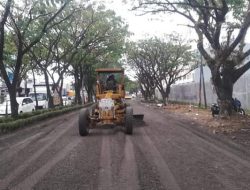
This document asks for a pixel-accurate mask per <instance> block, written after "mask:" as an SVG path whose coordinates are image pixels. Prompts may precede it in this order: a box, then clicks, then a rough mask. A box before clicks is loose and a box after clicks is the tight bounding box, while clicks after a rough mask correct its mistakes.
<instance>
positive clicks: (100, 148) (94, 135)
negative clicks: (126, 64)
mask: <svg viewBox="0 0 250 190" xmlns="http://www.w3.org/2000/svg"><path fill="white" fill-rule="evenodd" d="M132 104H134V105H133V107H134V112H136V113H144V114H145V117H144V122H136V123H135V126H134V134H133V135H132V136H128V135H125V134H124V131H123V128H122V127H121V126H120V127H115V128H105V129H100V128H96V129H93V130H91V132H90V135H89V136H88V137H81V136H79V134H78V128H77V123H78V112H72V113H69V114H66V115H63V116H61V117H57V118H53V119H49V120H47V121H43V122H40V123H37V124H36V125H34V126H31V127H27V128H25V129H23V130H18V131H16V132H14V133H11V134H6V135H2V136H0V190H2V189H23V190H28V189H37V190H38V189H39V190H44V189H51V190H54V189H60V190H63V189H65V190H66V189H67V190H68V189H70V190H74V189H84V190H85V189H86V190H92V189H93V190H95V189H97V190H122V189H126V190H133V189H135V190H137V189H143V190H147V189H148V190H149V189H150V190H152V189H153V190H157V189H162V190H163V189H166V190H189V189H190V190H223V189H225V190H247V189H249V188H250V156H249V155H250V154H249V151H248V150H245V149H244V147H241V146H238V145H236V144H233V143H231V142H227V141H226V140H225V139H222V140H220V139H219V138H217V137H215V135H214V134H210V133H208V132H206V130H204V129H202V128H201V127H199V126H198V125H197V124H195V123H193V122H192V121H191V120H189V119H188V118H186V119H184V118H182V117H181V116H180V115H174V114H172V113H168V112H167V111H166V110H161V109H157V108H155V107H152V106H147V105H143V104H140V103H135V102H132Z"/></svg>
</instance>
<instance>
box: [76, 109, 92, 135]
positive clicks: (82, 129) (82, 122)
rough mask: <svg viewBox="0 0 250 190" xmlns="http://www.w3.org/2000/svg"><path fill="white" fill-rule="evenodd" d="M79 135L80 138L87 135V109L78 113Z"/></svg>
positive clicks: (88, 124)
mask: <svg viewBox="0 0 250 190" xmlns="http://www.w3.org/2000/svg"><path fill="white" fill-rule="evenodd" d="M78 126H79V134H80V135H81V136H87V135H88V134H89V126H90V120H89V110H88V109H81V110H80V113H79V124H78Z"/></svg>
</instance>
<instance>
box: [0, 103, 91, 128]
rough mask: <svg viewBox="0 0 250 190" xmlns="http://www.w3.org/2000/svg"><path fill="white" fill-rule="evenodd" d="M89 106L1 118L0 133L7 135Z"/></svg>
mask: <svg viewBox="0 0 250 190" xmlns="http://www.w3.org/2000/svg"><path fill="white" fill-rule="evenodd" d="M89 105H91V104H86V105H84V106H82V105H77V106H71V107H58V108H55V109H53V110H52V109H51V110H39V111H36V112H33V113H24V114H21V115H19V116H18V117H17V118H15V119H14V118H1V120H0V133H6V132H9V131H13V130H15V129H18V128H23V127H26V126H27V125H30V124H32V123H35V122H37V121H42V120H44V119H47V118H51V117H55V116H58V115H62V114H65V113H68V112H70V111H75V110H78V109H81V108H82V107H86V106H89Z"/></svg>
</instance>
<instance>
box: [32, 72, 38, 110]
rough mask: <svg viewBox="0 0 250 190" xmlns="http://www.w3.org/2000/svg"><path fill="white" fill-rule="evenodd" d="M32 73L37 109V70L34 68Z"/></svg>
mask: <svg viewBox="0 0 250 190" xmlns="http://www.w3.org/2000/svg"><path fill="white" fill-rule="evenodd" d="M32 74H33V81H34V84H33V88H34V93H35V100H36V109H37V108H38V100H37V94H36V77H35V72H34V69H32Z"/></svg>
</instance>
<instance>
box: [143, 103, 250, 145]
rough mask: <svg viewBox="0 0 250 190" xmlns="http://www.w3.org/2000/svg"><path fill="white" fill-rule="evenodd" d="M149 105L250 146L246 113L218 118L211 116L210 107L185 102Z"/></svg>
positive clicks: (249, 116) (249, 132)
mask: <svg viewBox="0 0 250 190" xmlns="http://www.w3.org/2000/svg"><path fill="white" fill-rule="evenodd" d="M147 105H150V104H147ZM150 106H153V107H155V108H158V109H164V110H166V111H170V112H173V113H175V114H177V115H180V116H182V117H186V118H189V119H191V120H193V122H196V123H198V124H199V125H200V127H206V128H208V130H209V131H211V132H212V133H213V134H216V135H219V136H226V137H228V138H229V139H231V140H233V141H235V142H237V143H240V144H242V145H244V146H246V147H247V148H250V115H248V114H246V115H239V114H235V115H233V116H231V117H228V118H220V117H219V116H215V117H212V114H211V111H210V108H207V109H204V108H199V107H198V106H190V105H185V104H168V105H167V106H164V107H159V106H157V105H156V104H155V105H154V104H151V105H150Z"/></svg>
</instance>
